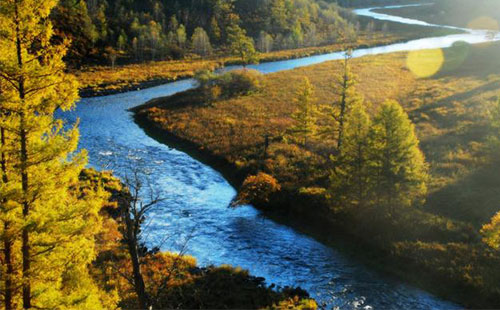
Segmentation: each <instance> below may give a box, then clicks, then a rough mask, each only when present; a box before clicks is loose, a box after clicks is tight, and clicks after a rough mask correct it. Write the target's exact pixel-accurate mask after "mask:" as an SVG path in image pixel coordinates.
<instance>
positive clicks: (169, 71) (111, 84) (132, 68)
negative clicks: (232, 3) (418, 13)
mask: <svg viewBox="0 0 500 310" xmlns="http://www.w3.org/2000/svg"><path fill="white" fill-rule="evenodd" d="M360 23H361V25H362V27H364V25H365V24H366V23H367V19H364V18H361V20H360ZM381 28H382V25H378V29H381ZM454 32H455V31H451V30H443V29H439V28H429V27H415V26H407V25H398V27H389V31H388V32H387V33H382V32H380V31H377V32H375V33H372V34H367V33H366V32H362V33H361V34H360V35H359V37H358V39H357V41H356V42H355V43H353V44H349V46H351V47H370V46H378V45H386V44H390V43H395V42H401V41H405V40H411V39H416V38H421V37H427V36H439V35H446V34H449V33H454ZM345 47H346V45H345V44H340V43H338V44H332V45H327V46H319V47H306V48H299V49H290V50H281V51H273V52H269V53H263V54H261V55H260V61H261V62H269V61H276V60H284V59H294V58H301V57H307V56H312V55H319V54H326V53H331V52H336V51H340V50H345ZM238 63H239V60H238V59H237V58H235V57H230V56H225V55H224V54H221V53H219V54H218V55H214V56H212V57H209V58H205V59H201V58H199V57H196V56H193V57H192V58H191V59H184V60H175V61H174V60H173V61H156V62H145V63H139V64H129V65H123V66H116V67H114V68H112V67H111V66H91V67H86V68H81V69H80V70H76V71H74V72H73V73H74V74H75V75H76V77H77V79H78V80H79V82H80V95H81V96H82V97H91V96H99V95H107V94H113V93H119V92H124V91H130V90H137V89H140V88H147V87H152V86H156V85H160V84H164V83H167V82H171V81H175V80H177V79H181V78H189V77H192V76H193V75H194V74H195V72H196V71H199V70H202V69H212V70H213V69H216V68H220V67H222V66H224V65H232V64H238Z"/></svg>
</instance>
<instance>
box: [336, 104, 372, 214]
mask: <svg viewBox="0 0 500 310" xmlns="http://www.w3.org/2000/svg"><path fill="white" fill-rule="evenodd" d="M370 127H371V120H370V117H369V115H368V114H367V113H366V108H365V105H364V104H363V102H358V103H356V104H354V106H353V107H352V109H351V110H350V111H349V113H348V114H347V116H346V126H345V135H344V146H343V148H342V152H341V153H340V154H339V155H338V156H337V157H336V158H335V160H336V163H335V167H336V169H335V173H334V175H332V181H333V185H334V189H335V191H336V193H337V196H338V197H341V198H342V200H343V204H344V205H346V204H347V205H352V204H354V205H359V204H363V203H364V201H365V198H366V195H367V192H368V190H369V189H370V188H369V170H368V167H369V166H368V165H369V150H370V144H369V140H368V135H369V132H370Z"/></svg>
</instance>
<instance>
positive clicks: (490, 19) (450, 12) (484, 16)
mask: <svg viewBox="0 0 500 310" xmlns="http://www.w3.org/2000/svg"><path fill="white" fill-rule="evenodd" d="M431 2H432V1H431ZM374 11H375V12H380V13H385V14H391V15H397V16H401V17H406V18H412V19H417V20H421V21H425V22H428V23H431V24H435V25H450V26H455V27H461V28H470V29H481V30H483V29H488V30H491V31H494V32H498V31H499V30H500V4H499V3H498V2H496V1H489V0H476V1H469V0H440V1H436V2H435V3H430V4H429V5H423V6H415V7H402V8H393V9H377V10H374Z"/></svg>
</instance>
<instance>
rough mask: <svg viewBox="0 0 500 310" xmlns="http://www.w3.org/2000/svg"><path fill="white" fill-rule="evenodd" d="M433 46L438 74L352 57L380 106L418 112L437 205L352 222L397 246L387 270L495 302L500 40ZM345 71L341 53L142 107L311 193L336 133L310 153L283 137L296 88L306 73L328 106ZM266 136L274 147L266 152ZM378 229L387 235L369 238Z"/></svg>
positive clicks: (400, 58) (463, 298)
mask: <svg viewBox="0 0 500 310" xmlns="http://www.w3.org/2000/svg"><path fill="white" fill-rule="evenodd" d="M423 53H427V52H423ZM430 54H436V55H443V58H442V59H441V60H442V62H441V61H440V60H439V59H438V60H435V61H437V62H438V66H437V67H436V68H435V70H423V71H422V70H417V71H416V72H418V73H419V74H421V72H433V71H437V72H435V74H433V75H432V76H430V77H425V78H424V77H419V76H417V75H416V74H415V73H414V72H413V71H412V70H410V68H415V67H417V68H418V67H419V66H418V65H417V66H415V64H412V63H411V61H410V63H409V61H408V59H413V60H412V61H414V60H415V59H419V55H409V54H408V53H396V54H389V55H380V56H368V57H363V58H358V59H353V60H351V62H352V63H351V65H352V70H353V72H354V73H355V74H356V75H357V76H358V82H359V83H358V85H357V89H358V90H359V92H360V93H361V94H362V95H363V96H364V98H365V99H366V103H367V105H368V106H369V110H370V111H371V113H374V112H375V111H376V109H377V106H378V105H379V104H380V103H381V102H383V101H384V100H386V99H396V100H398V101H399V102H400V103H401V104H402V106H403V107H404V108H405V110H406V111H407V112H408V114H409V116H410V118H411V120H412V121H413V122H414V123H415V127H416V133H417V136H418V138H419V139H420V142H421V148H422V150H423V152H424V154H425V156H426V160H427V162H428V163H429V166H430V180H429V184H428V187H429V192H428V195H427V197H426V202H425V204H424V205H423V206H422V207H421V208H419V209H418V210H417V209H415V211H411V210H407V211H406V212H407V213H405V214H404V215H402V217H401V218H400V219H398V220H396V222H393V223H387V222H384V221H382V222H378V223H377V220H375V219H374V218H373V217H370V215H368V216H367V215H363V214H364V213H360V214H359V215H358V216H357V217H355V218H354V220H351V221H350V222H348V223H349V224H347V227H348V230H350V231H351V232H353V231H354V234H355V235H357V236H358V237H361V239H363V240H365V241H367V242H369V243H374V242H375V244H377V245H376V247H379V248H381V249H385V250H384V253H387V251H388V252H389V253H392V254H390V255H389V256H388V257H386V258H385V259H382V261H383V262H379V263H378V264H379V265H378V266H380V265H384V264H392V267H387V268H389V269H390V270H391V272H393V273H396V274H399V275H400V276H402V277H404V278H407V279H410V280H411V281H413V282H415V283H418V284H420V285H423V286H425V287H426V288H427V289H429V290H432V291H433V292H435V293H438V294H442V295H444V296H446V297H448V298H451V299H454V300H457V301H459V302H462V303H463V304H464V305H470V306H476V307H479V306H482V307H486V306H491V305H492V304H495V300H498V298H500V290H498V289H497V283H498V281H499V279H500V273H499V272H498V270H497V268H496V267H495V266H498V264H500V256H498V255H497V254H498V253H496V252H493V251H491V250H490V249H488V248H487V247H486V246H485V245H484V244H482V243H481V241H480V236H479V230H480V228H481V226H482V225H483V224H485V223H487V222H489V220H490V218H491V217H492V216H493V215H494V214H495V213H496V212H498V211H499V210H500V187H499V184H500V173H498V171H500V160H498V158H496V157H498V153H499V152H500V151H499V150H496V151H495V152H493V153H492V151H491V143H489V142H488V137H489V136H490V135H491V134H492V129H491V127H490V126H489V124H490V121H491V118H490V113H489V111H490V109H491V108H492V107H493V106H494V104H495V103H496V102H497V101H498V99H499V95H500V43H491V44H483V45H475V46H469V45H464V44H462V45H458V46H455V47H454V48H450V49H447V50H444V51H442V53H441V52H439V53H434V52H430ZM422 65H424V64H421V66H420V67H422ZM425 65H426V66H436V63H433V61H432V60H431V61H430V62H426V63H425ZM340 70H341V62H339V61H331V62H327V63H322V64H318V65H313V66H309V67H304V68H298V69H294V70H290V71H286V72H279V73H274V74H269V75H265V76H263V77H262V80H263V81H262V83H263V85H264V86H263V89H262V90H261V91H260V92H257V93H254V94H251V95H248V96H243V97H238V98H232V99H226V100H220V101H216V102H214V103H204V101H203V99H202V98H201V97H200V96H199V94H197V93H196V91H191V92H187V93H185V94H178V95H174V96H173V97H167V98H160V99H156V100H154V101H152V102H151V103H149V104H148V105H146V106H144V107H143V108H142V110H139V112H138V114H137V115H138V116H143V117H145V118H146V119H147V120H148V121H149V123H150V124H153V126H154V127H156V128H157V129H158V130H160V132H168V133H169V134H172V135H173V136H175V137H178V138H181V139H182V140H183V141H188V142H189V143H191V144H194V145H197V146H198V147H199V150H200V152H202V153H205V154H211V155H215V156H217V157H222V158H224V159H225V160H226V161H227V162H229V163H230V164H231V165H232V166H233V167H235V169H237V170H240V171H255V169H258V168H257V167H259V165H262V160H264V165H265V167H266V168H265V169H266V170H267V171H270V173H271V174H272V175H273V176H275V177H276V178H277V179H278V181H279V182H280V183H281V185H282V189H283V190H285V191H286V192H287V193H293V192H294V191H295V192H297V191H299V192H300V191H301V190H300V188H304V187H305V188H306V189H307V191H308V192H309V194H314V193H317V194H319V195H321V194H322V193H324V192H323V191H321V190H320V189H318V188H317V186H318V184H319V186H323V185H321V184H325V178H326V177H327V173H326V170H327V169H325V167H324V164H325V161H324V159H322V156H318V154H321V152H322V151H324V150H325V148H328V147H329V145H331V144H330V143H331V141H325V140H323V139H316V140H315V141H313V143H312V145H311V146H310V147H309V149H308V150H305V149H303V148H300V147H297V146H296V145H294V144H287V143H284V142H283V141H282V137H283V136H284V135H285V132H286V129H287V128H288V127H290V126H291V124H292V122H293V121H292V119H291V117H290V116H291V114H292V113H293V112H294V111H295V109H296V103H295V101H294V97H295V92H296V89H297V87H298V86H299V85H300V83H301V82H302V80H303V77H304V76H307V77H308V78H309V80H310V81H311V83H312V84H313V85H314V88H315V96H316V100H317V102H318V103H328V102H331V101H332V100H334V96H333V91H332V87H331V86H332V83H333V81H334V78H335V76H337V75H338V74H339V73H340ZM323 121H324V120H323ZM320 122H321V121H320ZM266 135H269V136H271V144H270V146H269V149H268V152H267V154H266V155H263V148H264V146H263V145H264V141H265V140H264V139H265V138H264V137H265V136H266ZM233 170H234V168H233ZM315 201H316V200H308V201H306V202H305V204H306V205H309V208H308V209H307V210H309V211H307V212H313V213H314V212H318V214H323V213H321V208H318V209H315V208H313V206H314V203H315ZM321 201H323V200H319V204H321V203H323V202H321ZM297 203H298V204H301V202H297ZM292 204H293V202H292ZM302 204H304V202H302ZM410 211H411V212H410ZM369 227H372V228H373V227H375V229H372V228H369ZM378 233H382V235H384V234H385V235H384V237H382V239H373V238H371V237H369V238H368V239H366V236H373V235H374V234H378ZM388 245H389V247H387V246H388ZM377 257H379V256H377ZM402 262H404V264H401V263H402ZM376 264H377V263H376ZM394 265H397V266H399V267H394ZM411 270H413V271H415V270H418V272H416V273H415V272H411ZM436 283H440V284H439V285H436ZM457 292H458V293H457ZM460 292H467V293H464V294H462V293H460ZM472 296H474V297H472Z"/></svg>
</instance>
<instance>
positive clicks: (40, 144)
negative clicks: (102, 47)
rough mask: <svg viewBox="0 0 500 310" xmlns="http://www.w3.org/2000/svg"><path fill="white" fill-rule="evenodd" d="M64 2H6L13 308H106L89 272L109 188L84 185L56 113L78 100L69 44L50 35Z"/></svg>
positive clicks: (3, 53)
mask: <svg viewBox="0 0 500 310" xmlns="http://www.w3.org/2000/svg"><path fill="white" fill-rule="evenodd" d="M57 2H58V1H56V0H43V1H37V0H2V1H1V5H0V29H1V31H0V89H1V97H0V128H1V134H2V135H1V146H0V154H1V165H0V166H1V174H2V176H1V184H0V203H1V208H0V221H1V224H2V225H1V227H0V237H1V238H2V243H3V245H4V246H5V245H7V246H6V247H4V249H3V253H2V258H1V259H0V262H1V271H2V284H1V286H0V287H1V290H2V293H3V295H4V296H5V298H4V300H3V304H4V308H5V309H20V308H23V309H30V308H51V309H55V308H57V309H65V308H67V309H69V308H71V309H78V308H81V309H90V308H92V309H99V308H101V303H100V301H99V292H98V289H97V287H96V286H95V285H94V283H93V282H92V280H91V279H90V277H89V275H88V270H87V266H88V264H89V263H90V262H91V261H92V259H93V257H94V236H95V233H96V231H97V230H96V227H99V225H100V218H99V215H98V211H99V208H100V206H101V204H102V199H103V198H104V196H105V195H104V194H103V192H102V191H97V192H95V191H80V190H78V176H79V174H80V172H81V170H82V168H83V167H84V166H85V164H86V154H85V153H84V152H80V153H76V149H77V144H78V130H77V128H76V127H73V128H70V129H68V130H66V129H65V128H64V124H63V122H62V121H61V120H57V119H55V118H54V117H53V114H54V112H55V111H56V110H57V109H62V110H68V109H70V108H72V107H73V105H74V103H75V101H76V99H77V98H78V94H77V91H78V85H77V83H76V82H75V79H74V78H73V77H72V76H70V75H68V74H66V73H65V65H64V62H63V60H62V57H63V56H64V55H65V53H66V48H67V46H68V42H64V43H63V44H61V45H54V44H52V43H51V37H52V35H53V29H52V26H51V24H50V21H49V18H48V16H49V14H50V12H51V10H52V9H53V8H54V6H55V5H56V4H57Z"/></svg>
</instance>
